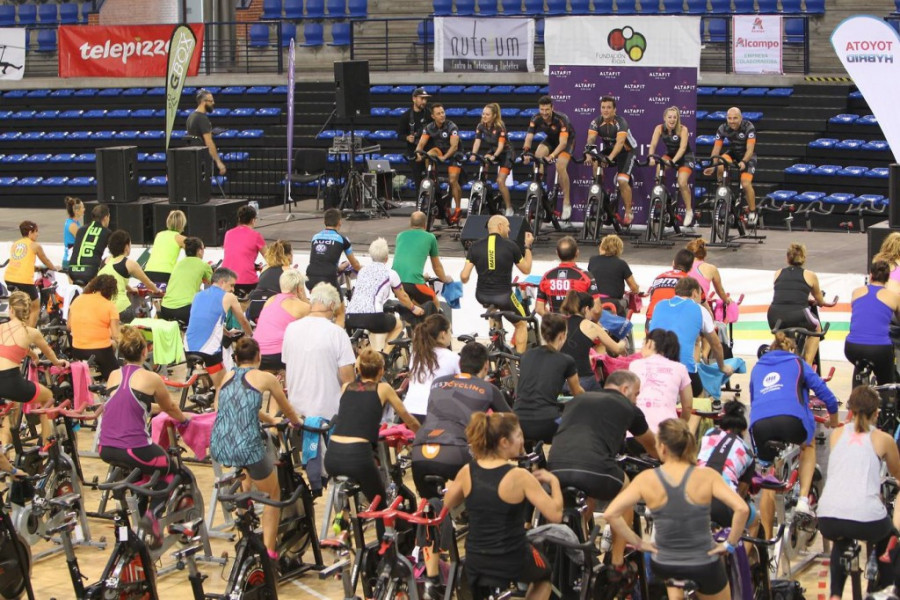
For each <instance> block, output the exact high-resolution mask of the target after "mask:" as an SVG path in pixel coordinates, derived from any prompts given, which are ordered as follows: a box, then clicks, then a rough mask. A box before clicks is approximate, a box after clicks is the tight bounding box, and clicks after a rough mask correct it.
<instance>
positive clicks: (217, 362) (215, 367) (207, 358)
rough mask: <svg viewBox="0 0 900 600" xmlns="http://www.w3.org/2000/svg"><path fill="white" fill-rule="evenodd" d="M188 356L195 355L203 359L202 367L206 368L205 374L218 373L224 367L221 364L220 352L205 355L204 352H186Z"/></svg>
mask: <svg viewBox="0 0 900 600" xmlns="http://www.w3.org/2000/svg"><path fill="white" fill-rule="evenodd" d="M188 353H190V354H196V355H197V356H199V357H200V358H202V359H203V366H204V367H205V368H206V372H207V373H209V374H210V375H212V374H213V373H218V372H219V371H221V370H222V369H224V368H225V365H224V364H222V351H221V350H219V351H218V352H216V353H215V354H206V353H204V352H192V351H190V350H188Z"/></svg>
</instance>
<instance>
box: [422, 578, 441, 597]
mask: <svg viewBox="0 0 900 600" xmlns="http://www.w3.org/2000/svg"><path fill="white" fill-rule="evenodd" d="M443 597H444V586H442V585H441V582H440V578H439V577H425V592H424V594H423V596H422V598H423V600H441V598H443Z"/></svg>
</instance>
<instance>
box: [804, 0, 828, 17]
mask: <svg viewBox="0 0 900 600" xmlns="http://www.w3.org/2000/svg"><path fill="white" fill-rule="evenodd" d="M806 14H808V15H824V14H825V0H806Z"/></svg>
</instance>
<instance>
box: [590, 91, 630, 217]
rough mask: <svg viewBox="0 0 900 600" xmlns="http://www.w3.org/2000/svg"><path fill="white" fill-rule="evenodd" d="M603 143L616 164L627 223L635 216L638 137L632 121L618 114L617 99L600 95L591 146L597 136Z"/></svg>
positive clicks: (604, 149)
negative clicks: (633, 178)
mask: <svg viewBox="0 0 900 600" xmlns="http://www.w3.org/2000/svg"><path fill="white" fill-rule="evenodd" d="M598 137H599V138H600V141H601V142H602V143H603V149H602V153H603V154H605V155H606V156H607V158H609V160H610V161H612V163H613V164H614V165H616V180H617V181H618V182H619V193H620V194H621V196H622V202H623V204H624V205H625V224H626V225H629V224H630V223H631V221H632V220H634V214H633V213H632V212H631V171H632V170H633V169H634V149H635V147H636V146H637V141H636V140H635V139H634V136H633V135H631V130H630V129H629V128H628V121H626V120H625V119H624V118H623V117H620V116H619V115H617V114H616V99H615V98H613V97H612V96H603V97H602V98H600V116H599V117H597V118H595V119H594V120H593V121H591V125H590V127H589V129H588V137H587V146H589V147H590V146H593V145H595V142H596V141H597V138H598Z"/></svg>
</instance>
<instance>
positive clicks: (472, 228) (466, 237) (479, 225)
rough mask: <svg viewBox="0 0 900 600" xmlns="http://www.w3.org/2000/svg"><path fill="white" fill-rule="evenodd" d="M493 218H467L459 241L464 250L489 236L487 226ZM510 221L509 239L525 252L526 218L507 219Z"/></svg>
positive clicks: (486, 216) (474, 216)
mask: <svg viewBox="0 0 900 600" xmlns="http://www.w3.org/2000/svg"><path fill="white" fill-rule="evenodd" d="M490 218H491V216H490V215H470V216H467V217H466V224H465V225H463V230H462V233H461V234H460V236H459V241H460V242H462V245H463V248H465V249H466V250H468V249H469V247H470V246H471V245H472V244H474V243H475V242H477V241H478V240H483V239H484V238H486V237H487V236H488V230H487V224H488V220H489V219H490ZM507 219H508V220H509V239H511V240H512V241H514V242H515V243H516V244H518V245H519V249H520V250H522V251H523V252H524V250H525V231H526V230H527V227H526V226H525V219H524V217H507Z"/></svg>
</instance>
